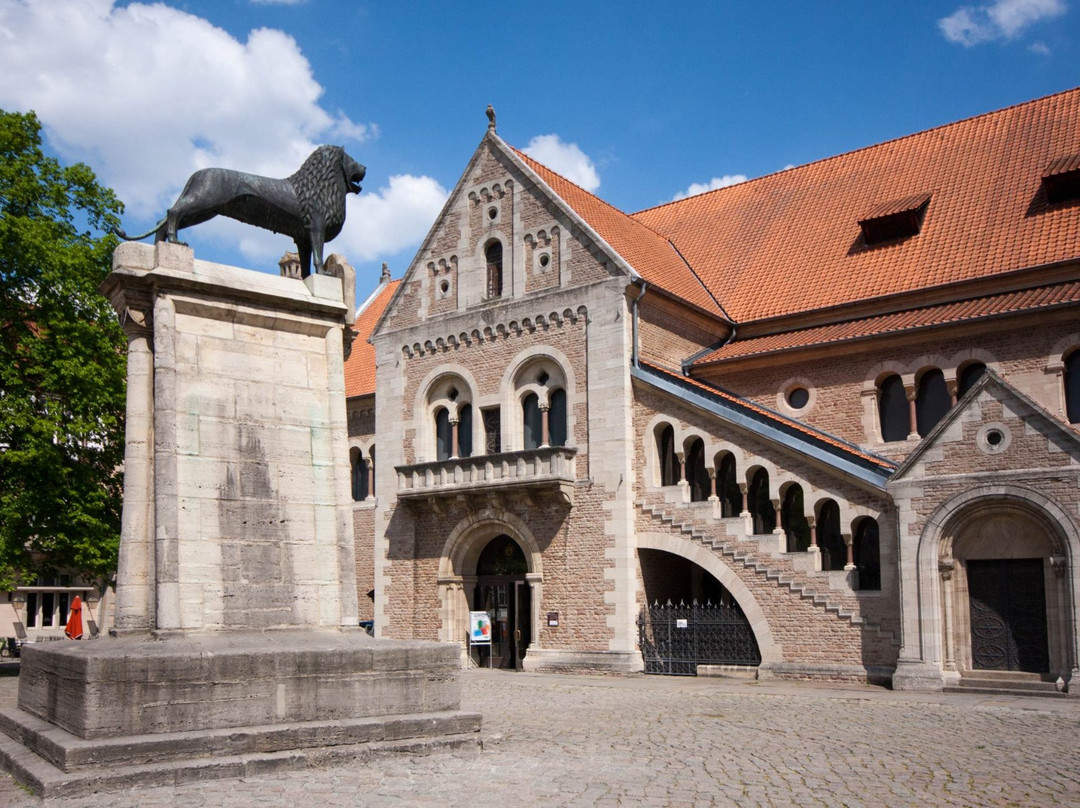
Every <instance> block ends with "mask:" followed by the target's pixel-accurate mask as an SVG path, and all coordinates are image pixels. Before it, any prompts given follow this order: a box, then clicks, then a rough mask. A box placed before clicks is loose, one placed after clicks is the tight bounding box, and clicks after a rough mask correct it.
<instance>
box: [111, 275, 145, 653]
mask: <svg viewBox="0 0 1080 808" xmlns="http://www.w3.org/2000/svg"><path fill="white" fill-rule="evenodd" d="M123 297H124V300H123V301H120V300H114V301H113V302H114V305H117V304H118V303H119V304H120V305H118V306H117V308H118V311H119V313H120V320H121V325H122V327H123V329H124V333H125V334H127V338H128V352H127V367H128V370H127V373H128V384H127V409H126V416H125V417H126V429H127V443H126V445H125V448H124V510H123V514H122V516H121V519H120V537H121V538H120V551H119V559H118V566H117V571H116V590H117V598H116V610H115V611H116V617H115V626H114V633H144V632H147V631H150V629H152V628H153V627H154V622H155V618H154V606H155V604H154V586H153V584H154V348H153V345H154V340H153V316H152V313H151V312H152V307H153V304H152V302H151V300H150V297H149V296H148V295H136V294H131V293H128V294H126V295H123ZM125 303H126V305H125Z"/></svg>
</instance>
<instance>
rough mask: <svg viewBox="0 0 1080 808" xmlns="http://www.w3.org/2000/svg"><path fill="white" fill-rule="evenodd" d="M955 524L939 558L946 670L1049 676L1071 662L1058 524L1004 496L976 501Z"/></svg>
mask: <svg viewBox="0 0 1080 808" xmlns="http://www.w3.org/2000/svg"><path fill="white" fill-rule="evenodd" d="M956 524H957V528H956V531H955V533H954V535H953V538H952V541H951V542H950V543H946V545H945V546H944V547H943V548H942V550H943V552H942V557H941V561H940V563H939V567H940V569H941V571H942V579H943V584H944V588H945V591H944V593H943V594H944V607H945V614H944V618H945V619H944V622H945V635H946V636H945V639H946V648H945V652H946V654H945V655H946V660H945V662H946V664H945V667H946V669H947V670H956V671H958V672H960V673H961V674H967V673H970V674H971V675H973V676H978V675H979V673H980V672H983V671H995V672H998V673H999V674H1015V675H1024V674H1042V675H1049V674H1050V673H1051V671H1057V670H1059V669H1061V668H1062V667H1068V650H1067V645H1066V643H1065V642H1064V641H1063V638H1064V636H1065V634H1066V632H1065V628H1066V625H1067V624H1068V623H1069V615H1068V607H1067V598H1066V597H1065V596H1064V592H1063V591H1062V586H1061V583H1062V582H1061V580H1060V576H1059V575H1058V571H1059V570H1061V569H1063V565H1062V563H1061V562H1062V561H1063V560H1064V556H1063V555H1062V553H1063V548H1061V547H1060V546H1059V545H1060V542H1059V540H1058V538H1057V536H1056V535H1055V533H1054V531H1053V529H1052V527H1051V526H1050V525H1048V524H1046V523H1045V521H1044V520H1043V519H1040V518H1039V517H1038V516H1037V515H1036V514H1034V513H1033V512H1031V511H1029V510H1028V509H1026V508H1023V507H1018V506H1016V505H1014V504H1012V503H1004V502H998V503H993V502H988V503H980V504H979V505H976V506H973V507H972V508H971V509H970V510H968V511H967V512H966V513H964V514H962V515H961V516H960V518H959V519H958V521H957V522H956ZM950 618H951V619H950Z"/></svg>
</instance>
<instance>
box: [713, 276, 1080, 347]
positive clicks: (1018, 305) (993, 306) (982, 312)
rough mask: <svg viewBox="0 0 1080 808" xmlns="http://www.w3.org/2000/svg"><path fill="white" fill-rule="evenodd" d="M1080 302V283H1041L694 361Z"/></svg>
mask: <svg viewBox="0 0 1080 808" xmlns="http://www.w3.org/2000/svg"><path fill="white" fill-rule="evenodd" d="M1075 303H1080V281H1072V282H1069V283H1060V284H1052V285H1049V286H1040V287H1038V288H1034V289H1024V290H1022V291H1018V292H1007V293H1004V294H999V295H988V296H986V297H978V298H971V299H969V300H962V301H959V302H956V303H943V304H941V305H937V306H926V307H923V308H918V309H911V310H909V311H900V312H895V313H893V314H885V315H881V316H878V317H863V318H860V319H856V320H849V321H847V322H842V323H831V324H829V325H823V326H818V327H816V328H804V329H801V330H799V331H785V332H782V333H777V334H769V335H767V336H763V337H752V338H750V339H745V340H741V341H736V342H732V343H730V344H728V345H725V346H723V347H722V348H718V349H717V350H715V351H713V352H712V353H710V354H708V355H706V356H703V357H701V358H700V359H698V360H697V361H696V362H695V363H694V364H695V366H698V365H705V364H709V363H712V362H721V361H724V360H729V359H741V358H744V357H747V356H758V355H761V354H769V353H777V352H779V351H785V350H790V349H793V348H807V347H811V346H814V345H825V344H827V343H832V342H843V341H846V340H854V339H861V338H865V337H873V336H878V335H881V334H889V333H893V332H898V331H908V330H912V329H917V328H928V327H930V326H935V325H944V324H946V323H959V322H965V321H972V320H978V319H981V318H984V317H990V316H994V315H1000V314H1008V313H1012V312H1021V311H1033V310H1038V309H1046V308H1051V307H1054V306H1061V305H1068V304H1075Z"/></svg>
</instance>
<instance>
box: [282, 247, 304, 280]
mask: <svg viewBox="0 0 1080 808" xmlns="http://www.w3.org/2000/svg"><path fill="white" fill-rule="evenodd" d="M278 267H280V268H281V277H283V278H297V279H299V278H300V255H299V254H298V253H294V252H287V253H285V254H284V255H283V256H281V260H280V261H278Z"/></svg>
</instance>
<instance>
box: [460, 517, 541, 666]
mask: <svg viewBox="0 0 1080 808" xmlns="http://www.w3.org/2000/svg"><path fill="white" fill-rule="evenodd" d="M502 535H506V536H509V537H510V538H511V539H513V540H514V542H516V543H517V545H518V546H519V547H520V548H521V550H522V552H523V553H524V554H525V561H526V563H527V565H528V572H527V573H526V574H525V578H526V580H527V581H528V583H529V587H530V590H531V595H530V607H531V614H530V616H529V622H530V633H529V636H530V637H531V640H532V641H531V644H530V645H529V648H530V649H531V648H535V647H538V642H539V637H540V608H541V605H542V601H543V580H544V575H543V562H542V559H541V556H540V547H539V545H538V544H537V542H536V537H535V536H534V535H533V533H532V531H531V530H530V529H529V526H528V525H527V524H526V523H525V522H524V521H523V520H521V519H520V518H519V517H517V516H515V515H514V514H512V513H510V512H508V511H504V510H502V509H501V508H497V507H496V508H484V509H482V510H479V511H477V512H476V513H475V514H472V515H469V516H466V517H465V518H464V519H462V520H461V521H460V522H458V523H457V525H455V526H454V529H453V530H451V531H450V535H449V536H448V537H447V539H446V542H445V543H444V544H443V549H442V554H441V555H440V557H439V578H438V584H439V603H440V610H439V611H440V617H441V625H440V627H439V639H440V640H442V641H444V642H456V643H459V644H460V645H461V659H462V664H465V663H466V661H467V657H466V654H467V644H466V638H467V636H468V631H469V611H470V608H471V607H470V604H471V603H472V596H473V591H474V588H475V586H476V564H477V561H479V559H480V555H481V553H483V551H484V548H485V547H487V546H488V543H489V542H491V540H492V539H495V538H496V537H498V536H502Z"/></svg>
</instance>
